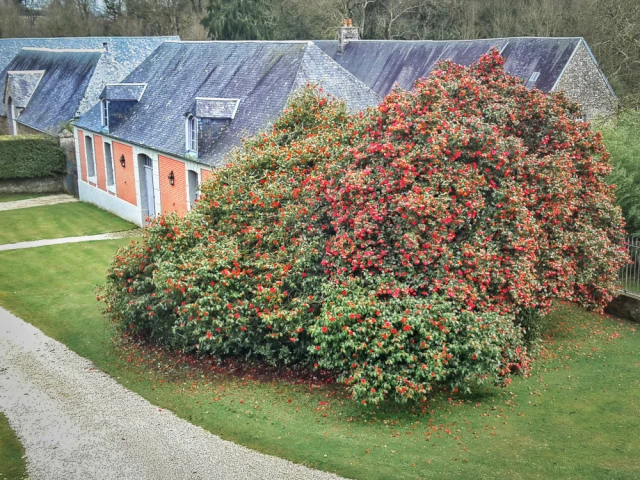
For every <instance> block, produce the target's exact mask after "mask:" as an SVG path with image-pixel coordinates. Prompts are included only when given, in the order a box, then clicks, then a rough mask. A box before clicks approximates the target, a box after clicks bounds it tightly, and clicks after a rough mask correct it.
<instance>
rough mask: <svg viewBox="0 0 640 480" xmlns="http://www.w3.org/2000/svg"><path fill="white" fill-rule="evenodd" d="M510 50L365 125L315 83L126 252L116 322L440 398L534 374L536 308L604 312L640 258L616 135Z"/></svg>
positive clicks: (112, 304)
mask: <svg viewBox="0 0 640 480" xmlns="http://www.w3.org/2000/svg"><path fill="white" fill-rule="evenodd" d="M577 113H578V108H577V107H576V106H575V105H573V104H571V103H570V102H569V101H568V100H566V99H565V98H564V97H563V96H562V95H557V94H552V95H544V94H542V93H541V92H539V91H537V90H532V91H529V90H527V89H526V88H525V87H524V86H523V85H522V84H521V82H520V80H518V79H517V78H514V77H510V76H508V75H506V74H505V73H504V70H503V59H502V58H501V57H500V56H499V55H498V54H497V53H493V54H491V55H487V56H485V57H483V58H482V59H481V60H480V61H479V62H478V63H477V64H474V65H472V66H471V67H469V68H463V67H460V66H457V65H453V64H450V63H442V64H440V65H439V67H438V68H437V69H436V70H435V71H434V72H433V73H432V74H431V75H430V77H429V78H427V79H424V80H421V81H419V82H418V83H417V84H416V85H415V88H414V90H412V91H411V92H409V91H403V90H396V91H394V92H393V93H391V94H390V95H389V96H388V97H387V98H386V99H385V101H384V102H383V103H382V104H381V105H380V106H379V107H378V108H377V109H373V110H370V111H367V112H365V113H364V114H360V115H356V116H350V115H348V114H347V113H346V111H345V108H344V105H342V104H341V103H339V102H336V101H332V100H331V101H327V99H326V98H324V97H323V96H322V94H321V92H320V91H318V90H315V89H307V90H305V91H303V92H302V93H301V95H300V97H299V98H298V99H297V100H296V101H295V102H293V103H292V105H291V107H290V109H289V110H288V111H287V112H285V113H284V114H283V116H282V117H281V118H280V119H279V120H278V122H277V123H276V124H275V125H274V128H273V131H272V132H270V133H269V134H265V135H262V136H259V137H257V138H254V139H250V140H248V141H247V142H246V144H245V147H244V149H243V150H241V151H239V152H238V153H237V154H236V155H235V156H234V158H233V159H232V160H233V161H232V163H231V164H229V165H228V166H226V167H225V168H222V169H220V170H218V171H216V172H215V173H214V175H213V176H212V179H211V180H210V181H209V182H207V183H206V184H205V185H204V186H203V192H202V197H201V200H200V202H199V203H198V205H197V208H196V209H194V210H193V211H192V212H191V213H190V214H189V215H188V216H187V217H186V218H185V219H180V218H177V217H175V216H167V217H163V218H161V219H159V220H158V221H156V222H155V223H154V224H153V225H152V226H151V227H150V228H149V229H147V233H146V238H145V240H144V242H143V243H142V244H140V245H136V246H133V247H130V248H128V249H126V250H124V251H121V252H119V254H118V256H117V257H116V258H115V259H114V261H113V264H112V267H111V270H110V272H109V279H108V283H107V286H106V288H105V295H104V298H105V301H106V302H107V304H108V312H109V315H110V316H111V318H112V319H114V320H115V321H116V322H119V323H121V324H124V325H131V326H132V327H131V328H132V329H133V330H134V333H137V334H142V335H145V336H148V337H150V338H152V339H155V340H158V341H161V342H163V343H165V344H168V345H171V346H173V347H176V348H180V349H183V350H191V351H198V352H201V353H210V354H215V355H220V356H239V357H248V356H256V357H259V358H262V359H264V360H265V361H267V362H270V363H280V364H281V363H289V362H296V363H304V364H307V365H309V366H311V365H314V366H316V367H319V368H324V369H327V370H330V371H332V372H335V373H337V374H338V375H340V376H341V378H343V380H344V381H345V382H346V383H347V384H348V385H349V386H350V389H351V390H352V392H353V394H354V396H355V397H356V398H360V399H363V400H365V401H379V400H382V399H384V398H392V399H395V400H399V401H404V400H407V399H410V398H413V399H424V398H426V395H427V394H428V392H430V391H432V390H433V389H434V388H446V389H450V390H451V391H458V390H468V389H469V388H470V387H471V386H472V385H473V384H476V383H482V382H485V381H492V382H497V383H500V382H504V381H509V379H508V378H507V376H508V375H509V374H510V373H512V372H514V371H518V370H521V369H525V368H526V366H527V363H528V361H529V360H528V358H527V353H526V348H524V341H523V334H522V329H521V328H520V326H519V316H520V314H521V313H522V312H526V311H531V310H532V309H537V310H539V311H541V312H544V311H546V310H547V309H548V308H549V305H550V302H551V300H552V299H554V298H564V299H568V300H573V301H578V302H580V303H582V304H584V305H586V306H589V307H593V308H601V307H602V305H604V304H605V303H606V301H607V300H608V299H609V298H610V297H611V294H612V293H613V291H614V289H615V287H616V271H617V269H618V267H619V266H620V265H621V264H622V263H623V262H624V261H625V260H626V257H625V254H624V251H623V249H622V248H621V245H622V242H621V240H622V238H623V233H624V232H623V226H622V220H621V215H620V211H619V209H618V208H617V207H616V206H615V203H614V196H613V191H612V190H611V187H608V186H607V185H606V183H605V181H604V179H605V176H606V175H607V174H608V172H609V170H610V166H609V162H608V154H607V152H606V150H605V149H604V147H603V145H602V142H601V139H600V137H599V135H597V134H595V133H593V132H592V131H591V129H590V127H589V125H588V124H586V123H583V122H580V121H578V120H576V115H577Z"/></svg>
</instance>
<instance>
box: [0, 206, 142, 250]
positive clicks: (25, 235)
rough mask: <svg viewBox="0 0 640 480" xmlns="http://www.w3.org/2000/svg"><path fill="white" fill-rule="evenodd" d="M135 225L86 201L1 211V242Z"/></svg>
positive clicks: (104, 231)
mask: <svg viewBox="0 0 640 480" xmlns="http://www.w3.org/2000/svg"><path fill="white" fill-rule="evenodd" d="M134 227H135V225H133V224H132V223H129V222H127V221H126V220H123V219H121V218H120V217H116V216H115V215H112V214H111V213H109V212H107V211H105V210H101V209H99V208H96V207H94V206H93V205H90V204H88V203H84V202H72V203H60V204H57V205H48V206H44V207H30V208H21V209H18V210H7V211H3V212H0V244H4V243H17V242H25V241H30V240H43V239H49V238H61V237H75V236H80V235H95V234H98V233H107V232H117V231H121V230H129V229H132V228H134Z"/></svg>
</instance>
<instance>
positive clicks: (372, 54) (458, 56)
mask: <svg viewBox="0 0 640 480" xmlns="http://www.w3.org/2000/svg"><path fill="white" fill-rule="evenodd" d="M580 40H581V39H580V38H538V37H518V38H493V39H481V40H443V41H432V40H425V41H384V40H358V41H352V42H350V43H348V44H347V45H346V47H345V49H344V53H342V54H341V53H340V52H339V51H338V42H337V41H334V40H319V41H316V42H315V43H316V45H318V47H320V48H321V49H322V50H323V51H324V52H325V53H326V54H327V55H329V56H330V57H331V58H332V59H334V60H335V61H336V62H337V63H339V64H340V65H341V66H343V67H344V68H345V69H346V70H348V71H349V72H351V73H352V74H353V75H354V76H356V77H357V78H359V79H360V80H362V81H363V82H364V83H366V84H367V85H368V86H369V87H371V88H372V89H373V90H374V91H375V92H376V93H378V94H379V95H382V96H384V95H387V94H388V93H389V92H390V91H391V89H392V88H393V86H394V85H395V84H396V83H397V84H398V85H399V86H400V87H402V88H406V89H410V88H412V87H413V85H414V83H415V81H416V80H417V79H419V78H422V77H426V76H428V75H429V72H430V71H431V69H432V68H433V66H434V65H435V64H436V62H437V61H438V60H451V61H453V62H455V63H458V64H461V65H465V66H468V65H470V64H471V63H473V62H475V61H477V60H478V59H479V58H480V56H481V55H482V54H484V53H487V52H489V51H490V50H491V49H492V48H497V49H498V50H500V51H501V52H502V55H504V57H505V59H506V63H505V70H506V71H507V72H508V73H511V74H512V75H516V76H519V77H520V78H522V79H523V80H524V81H526V80H528V79H529V78H530V76H531V74H532V73H533V72H536V71H537V72H539V73H540V75H539V77H538V79H537V81H536V82H535V86H536V87H537V88H539V89H540V90H542V91H545V92H547V91H549V90H551V88H552V87H553V85H554V84H555V81H556V80H557V79H558V77H559V76H560V75H561V74H562V71H563V69H564V67H565V65H566V64H567V63H568V62H569V60H570V58H571V54H572V53H573V51H574V50H575V49H576V47H577V46H578V43H579V42H580Z"/></svg>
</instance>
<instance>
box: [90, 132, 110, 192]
mask: <svg viewBox="0 0 640 480" xmlns="http://www.w3.org/2000/svg"><path fill="white" fill-rule="evenodd" d="M93 148H94V150H95V151H94V152H93V156H94V158H95V159H96V175H97V177H98V188H99V189H100V190H104V191H105V192H106V191H107V174H106V173H105V170H104V149H103V147H102V137H101V136H100V135H94V136H93Z"/></svg>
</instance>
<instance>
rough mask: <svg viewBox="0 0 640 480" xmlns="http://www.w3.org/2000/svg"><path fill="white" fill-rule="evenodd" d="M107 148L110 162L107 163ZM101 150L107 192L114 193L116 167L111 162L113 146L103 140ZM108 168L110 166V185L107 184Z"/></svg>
mask: <svg viewBox="0 0 640 480" xmlns="http://www.w3.org/2000/svg"><path fill="white" fill-rule="evenodd" d="M107 146H108V150H109V158H110V159H111V161H110V162H109V161H108V158H107ZM102 149H103V158H104V168H105V172H104V173H105V178H106V185H107V190H108V191H110V192H113V193H116V167H115V163H114V160H113V144H112V143H111V142H110V141H106V140H104V139H103V141H102ZM109 166H111V183H109Z"/></svg>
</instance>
